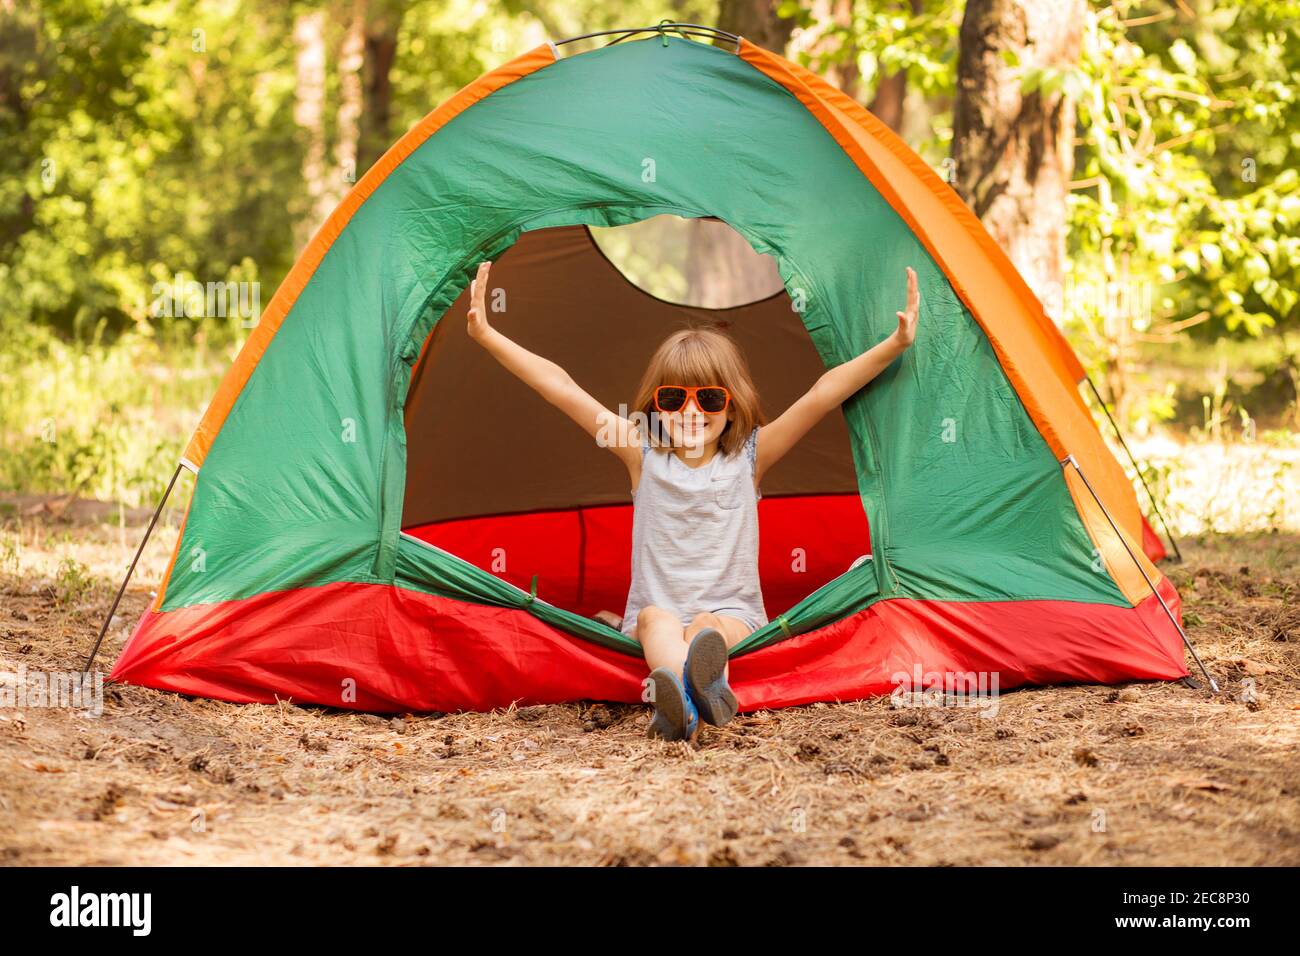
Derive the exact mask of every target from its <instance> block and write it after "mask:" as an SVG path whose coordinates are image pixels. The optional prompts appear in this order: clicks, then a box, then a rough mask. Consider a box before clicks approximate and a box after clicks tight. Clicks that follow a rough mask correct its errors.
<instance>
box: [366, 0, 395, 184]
mask: <svg viewBox="0 0 1300 956" xmlns="http://www.w3.org/2000/svg"><path fill="white" fill-rule="evenodd" d="M402 13H403V8H402V5H401V3H399V2H396V0H372V2H371V4H370V12H369V16H368V17H367V19H366V70H365V76H366V89H365V108H364V109H363V110H362V111H361V148H360V156H359V162H360V164H361V165H360V169H361V170H362V171H364V170H366V169H369V168H370V167H371V166H373V165H374V163H375V160H377V159H379V157H380V156H382V155H384V152H385V151H386V150H387V149H388V147H389V146H391V145H392V143H393V131H392V104H393V82H392V72H393V63H394V62H395V61H396V59H397V35H398V31H399V30H400V29H401V27H402Z"/></svg>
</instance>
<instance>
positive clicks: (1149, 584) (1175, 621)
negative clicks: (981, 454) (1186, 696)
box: [1061, 455, 1219, 694]
mask: <svg viewBox="0 0 1300 956" xmlns="http://www.w3.org/2000/svg"><path fill="white" fill-rule="evenodd" d="M1067 465H1073V466H1074V470H1075V471H1076V472H1078V473H1079V477H1080V478H1082V479H1083V484H1084V487H1085V488H1087V489H1088V492H1089V494H1091V495H1092V500H1093V501H1095V502H1097V507H1099V508H1100V509H1101V513H1102V514H1104V515H1105V516H1106V520H1107V521H1109V522H1110V527H1111V530H1112V531H1114V532H1115V536H1116V537H1117V538H1119V541H1120V544H1122V545H1124V550H1125V551H1127V552H1128V556H1129V557H1130V558H1132V559H1133V563H1134V564H1135V565H1137V569H1138V570H1139V571H1140V572H1142V577H1143V579H1144V580H1145V581H1146V582H1147V587H1149V588H1150V589H1151V593H1152V594H1154V595H1155V596H1156V600H1157V601H1159V602H1160V606H1161V607H1162V608H1164V609H1165V615H1166V616H1167V617H1168V618H1169V623H1171V624H1173V626H1174V627H1175V628H1177V629H1178V636H1179V637H1181V638H1182V639H1183V645H1184V646H1185V647H1186V648H1187V650H1188V653H1190V654H1191V655H1192V659H1193V660H1194V661H1196V666H1197V667H1199V668H1200V669H1201V673H1202V674H1204V675H1205V679H1206V680H1207V681H1209V682H1210V689H1211V690H1212V691H1214V693H1216V694H1217V693H1218V692H1219V685H1218V684H1217V683H1215V681H1214V678H1213V677H1211V676H1210V672H1209V671H1208V670H1206V669H1205V665H1204V664H1203V663H1201V658H1200V655H1199V654H1197V653H1196V648H1194V647H1193V646H1192V642H1191V640H1190V639H1189V638H1188V637H1187V632H1186V631H1184V630H1183V626H1182V625H1181V624H1179V623H1178V618H1176V617H1174V612H1173V611H1171V610H1169V605H1168V604H1166V603H1165V599H1164V598H1163V597H1162V596H1161V594H1160V592H1159V591H1158V590H1157V589H1156V586H1155V583H1154V582H1153V581H1152V580H1151V578H1150V576H1149V575H1148V574H1147V570H1146V568H1144V567H1142V562H1141V561H1139V560H1138V557H1137V555H1136V554H1134V553H1133V549H1132V548H1130V547H1129V546H1128V540H1127V539H1126V538H1125V537H1124V534H1123V532H1121V531H1120V530H1119V526H1118V525H1117V524H1115V519H1114V518H1112V517H1111V516H1110V512H1109V511H1107V510H1106V506H1105V505H1104V504H1102V501H1101V499H1100V498H1098V497H1097V492H1096V491H1094V490H1093V487H1092V483H1091V482H1089V481H1088V476H1087V475H1085V474H1084V473H1083V469H1082V468H1080V467H1079V463H1078V462H1077V461H1075V460H1074V456H1073V455H1066V456H1065V457H1064V458H1063V459H1061V467H1062V468H1064V467H1066V466H1067Z"/></svg>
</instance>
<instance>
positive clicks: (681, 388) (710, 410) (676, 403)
mask: <svg viewBox="0 0 1300 956" xmlns="http://www.w3.org/2000/svg"><path fill="white" fill-rule="evenodd" d="M691 399H695V407H696V408H698V409H699V410H700V411H702V412H704V413H705V414H706V415H717V414H718V413H719V412H725V411H726V410H727V406H728V405H729V404H730V403H731V393H730V392H729V391H727V390H726V389H725V388H723V387H722V386H721V385H660V386H659V387H658V388H656V389H655V408H656V409H658V410H659V411H661V412H680V411H681V410H682V409H684V408H685V407H686V403H687V402H689V401H690V400H691Z"/></svg>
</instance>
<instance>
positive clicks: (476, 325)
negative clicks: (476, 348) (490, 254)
mask: <svg viewBox="0 0 1300 956" xmlns="http://www.w3.org/2000/svg"><path fill="white" fill-rule="evenodd" d="M491 271H492V263H491V262H480V263H479V267H478V274H477V275H476V276H475V277H474V281H473V282H471V283H470V284H469V325H468V327H467V328H468V331H469V337H470V338H471V339H474V340H475V341H476V342H477V341H479V340H481V339H482V338H483V336H485V335H487V333H489V332H491V331H492V326H490V325H488V321H487V287H488V273H490V272H491Z"/></svg>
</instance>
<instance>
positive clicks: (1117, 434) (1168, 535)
mask: <svg viewBox="0 0 1300 956" xmlns="http://www.w3.org/2000/svg"><path fill="white" fill-rule="evenodd" d="M1083 377H1084V378H1086V379H1087V380H1088V387H1089V388H1090V389H1092V394H1093V395H1095V396H1097V404H1098V405H1100V406H1101V410H1102V411H1103V412H1105V413H1106V420H1107V421H1109V422H1110V427H1111V428H1113V429H1114V430H1115V437H1116V438H1118V439H1119V444H1120V447H1121V448H1123V449H1124V454H1126V455H1128V460H1129V464H1131V465H1132V466H1133V470H1134V471H1135V472H1137V476H1138V481H1140V482H1142V487H1143V489H1145V490H1146V493H1147V498H1149V499H1150V500H1151V510H1152V511H1154V512H1155V513H1156V517H1157V518H1159V519H1160V526H1161V527H1162V528H1164V529H1165V537H1166V538H1168V539H1169V543H1170V544H1172V545H1173V546H1174V556H1175V557H1177V558H1178V563H1179V564H1182V563H1183V552H1182V551H1180V550H1179V549H1178V541H1177V540H1176V539H1175V538H1174V533H1173V532H1172V531H1170V530H1169V522H1168V521H1166V520H1165V516H1164V513H1163V512H1161V510H1160V503H1159V502H1158V501H1156V496H1155V495H1154V494H1153V493H1152V491H1151V486H1150V485H1148V484H1147V479H1146V475H1144V474H1142V469H1141V468H1139V467H1138V463H1137V459H1136V458H1134V457H1133V452H1132V451H1130V450H1129V447H1128V442H1126V441H1125V440H1124V433H1123V432H1122V431H1120V430H1119V423H1118V422H1116V421H1115V417H1114V416H1113V415H1111V413H1110V406H1109V405H1107V404H1106V400H1105V399H1104V398H1102V397H1101V392H1099V391H1097V385H1096V383H1095V382H1093V380H1092V376H1091V375H1089V374H1088V373H1087V372H1084V374H1083Z"/></svg>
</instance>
